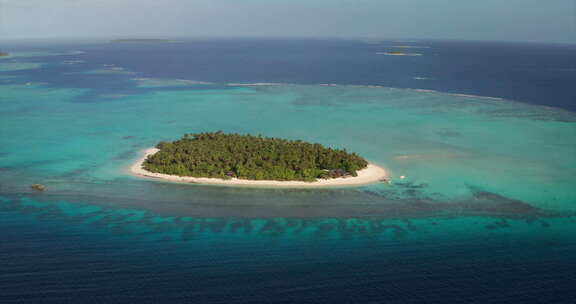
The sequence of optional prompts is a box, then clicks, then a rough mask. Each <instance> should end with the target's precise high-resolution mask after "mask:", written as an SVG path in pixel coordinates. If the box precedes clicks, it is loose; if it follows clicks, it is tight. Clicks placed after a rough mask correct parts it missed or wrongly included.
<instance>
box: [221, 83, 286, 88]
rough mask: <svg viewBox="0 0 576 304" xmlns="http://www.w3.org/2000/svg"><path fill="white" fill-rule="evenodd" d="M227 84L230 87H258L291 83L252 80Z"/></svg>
mask: <svg viewBox="0 0 576 304" xmlns="http://www.w3.org/2000/svg"><path fill="white" fill-rule="evenodd" d="M227 85H229V86H232V87H258V86H282V85H293V84H290V83H279V82H254V83H243V82H232V83H228V84H227Z"/></svg>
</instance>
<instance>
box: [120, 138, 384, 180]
mask: <svg viewBox="0 0 576 304" xmlns="http://www.w3.org/2000/svg"><path fill="white" fill-rule="evenodd" d="M158 151H160V150H158V149H156V148H150V149H146V150H145V151H144V155H143V157H142V158H140V159H138V161H137V162H136V163H134V164H133V165H132V166H131V167H130V172H131V173H133V174H134V175H136V176H140V177H148V178H158V179H162V180H167V181H172V182H182V183H194V184H211V185H224V186H253V187H288V188H300V187H343V186H358V185H367V184H372V183H376V182H378V181H382V180H384V179H388V177H389V176H388V172H387V171H386V170H385V169H384V168H382V167H379V166H376V165H374V164H368V167H366V168H364V169H362V170H360V171H358V176H355V177H339V178H331V179H318V180H316V181H315V182H304V181H276V180H246V179H238V178H231V179H220V178H208V177H190V176H176V175H169V174H162V173H153V172H149V171H146V170H144V169H143V168H142V164H143V163H144V161H145V160H146V158H147V157H148V156H149V155H152V154H154V153H156V152H158Z"/></svg>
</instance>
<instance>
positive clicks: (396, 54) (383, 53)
mask: <svg viewBox="0 0 576 304" xmlns="http://www.w3.org/2000/svg"><path fill="white" fill-rule="evenodd" d="M376 54H378V55H388V56H422V54H420V53H404V52H399V51H389V52H378V53H376Z"/></svg>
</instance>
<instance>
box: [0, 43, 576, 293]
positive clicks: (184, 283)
mask: <svg viewBox="0 0 576 304" xmlns="http://www.w3.org/2000/svg"><path fill="white" fill-rule="evenodd" d="M92 48H93V46H92ZM77 49H80V46H78V48H76V50H77ZM74 50H75V49H73V48H70V49H68V50H58V51H54V50H52V51H50V50H48V51H36V53H30V52H27V53H23V54H25V55H26V56H20V57H18V53H17V52H16V56H15V58H17V59H18V60H19V62H20V63H17V64H19V65H22V66H23V67H27V66H28V65H30V64H32V65H34V67H35V69H33V70H20V69H14V68H13V67H14V63H13V62H11V61H10V60H13V59H8V60H6V59H3V60H5V61H2V60H0V71H1V73H2V74H1V75H0V76H3V77H2V78H0V92H1V95H0V107H1V109H2V110H1V111H0V219H1V221H0V227H2V231H3V233H2V234H3V239H4V240H5V241H6V242H4V243H3V245H2V255H3V259H2V260H3V261H6V262H0V265H2V267H3V269H5V270H4V271H3V272H2V274H0V283H2V284H1V285H4V286H8V287H7V288H4V289H5V290H9V292H8V293H7V294H5V295H4V299H6V300H8V301H9V302H10V301H12V302H16V301H17V300H19V299H28V300H29V301H36V300H38V299H40V298H43V297H47V299H49V301H52V302H59V301H64V300H76V301H78V300H79V299H80V298H82V297H90V298H92V299H94V301H98V300H100V301H107V302H109V301H111V302H116V301H129V300H130V299H132V300H134V299H138V300H143V299H147V300H150V299H154V300H157V301H160V300H162V301H166V302H170V301H178V300H183V299H185V298H187V299H190V298H193V299H199V298H203V299H204V300H205V301H206V302H223V303H229V302H231V301H232V302H246V303H248V302H254V301H261V302H262V301H266V302H294V301H300V302H302V301H308V302H322V303H334V302H335V301H344V302H358V301H362V302H370V301H372V302H381V300H382V299H397V298H398V297H399V298H398V299H403V302H410V301H414V302H415V301H417V300H423V299H429V300H431V301H435V302H442V301H443V302H454V301H457V302H466V301H468V300H470V299H471V298H473V299H480V300H482V301H481V302H485V303H486V302H490V301H494V302H498V301H500V302H505V301H511V300H516V301H521V302H528V301H530V300H533V299H534V297H535V296H536V295H538V296H539V297H540V298H541V299H542V301H544V302H546V301H548V302H549V303H550V302H561V300H564V299H566V298H569V297H570V296H574V294H573V291H571V293H570V292H568V290H571V288H569V286H572V285H571V284H572V283H573V282H575V281H576V278H574V273H576V272H574V271H573V270H574V269H576V268H575V267H576V265H575V264H574V260H575V259H574V257H576V243H575V242H574V240H573V238H572V234H573V232H574V229H576V220H575V216H576V191H574V188H575V187H574V186H575V182H574V177H575V176H576V140H575V139H576V138H575V137H576V114H575V113H574V112H570V111H566V110H562V109H558V108H553V107H549V106H546V105H534V104H526V103H520V102H514V101H508V100H505V99H500V98H485V97H477V96H468V95H458V94H449V93H441V92H437V91H427V90H413V89H400V88H388V87H382V86H368V85H364V86H360V85H321V84H300V85H295V84H277V85H272V84H269V85H248V86H247V85H241V84H230V83H225V82H203V81H196V80H199V79H194V81H191V80H189V81H186V80H184V81H183V80H182V79H181V78H162V77H159V75H142V74H143V73H142V72H138V71H134V70H131V69H129V68H126V67H123V66H119V65H118V63H115V64H112V63H110V64H106V65H103V64H101V63H98V64H95V63H92V62H91V61H90V58H92V57H90V56H91V55H90V52H89V51H88V52H87V53H83V52H78V51H74ZM27 61H29V62H27ZM127 65H129V64H127ZM2 66H3V67H4V68H2ZM11 67H12V68H11ZM200 80H203V79H200ZM206 80H208V81H212V79H206ZM67 83H68V84H69V86H65V84H67ZM88 84H90V85H88ZM215 130H223V131H225V132H238V133H252V134H262V135H265V136H274V137H284V138H290V139H303V140H306V141H310V142H318V143H321V144H324V145H328V146H333V147H338V148H346V149H348V150H349V151H353V152H357V153H358V154H360V155H362V156H364V157H365V158H367V159H368V160H370V161H371V162H374V163H377V164H379V165H381V166H384V167H386V168H388V169H389V170H390V172H391V174H392V183H391V184H387V183H377V184H373V185H369V186H363V187H351V188H335V189H266V188H261V189H250V188H232V187H221V186H203V185H191V184H178V183H168V182H158V181H152V180H147V179H140V178H137V177H133V176H131V175H129V174H128V173H127V169H128V167H129V166H130V164H131V163H133V162H134V161H135V160H136V159H137V158H138V157H139V155H140V153H141V151H142V150H143V149H145V148H147V147H150V146H153V145H154V144H155V143H157V142H158V141H161V140H173V139H176V138H178V137H180V136H181V135H182V134H183V133H190V132H203V131H215ZM400 176H405V177H406V178H405V179H401V178H400ZM33 183H41V184H44V185H46V186H47V188H48V190H47V191H45V192H43V193H37V192H33V191H32V190H31V189H30V185H31V184H33ZM18 256H24V257H25V258H24V259H17V258H16V257H18ZM256 256H257V257H258V258H257V259H255V257H256ZM31 265H37V266H34V267H32V266H31ZM90 273H91V274H93V275H89V274H90ZM149 273H154V275H152V276H148V274H149ZM47 280H49V281H50V282H48V283H46V281H47ZM503 280H504V281H507V282H518V283H517V284H513V283H509V284H508V285H507V286H501V284H500V283H498V282H501V281H503ZM558 281H562V282H563V283H558ZM522 284H525V285H526V286H531V287H530V288H527V287H526V286H522ZM151 286H154V288H155V289H156V288H157V289H159V290H163V291H162V294H163V295H165V298H163V299H159V298H157V297H158V296H157V295H152V294H151V289H150V287H151ZM32 289H35V290H37V292H32V291H31V290H32ZM72 289H73V290H74V292H71V290H72ZM278 294H281V295H283V296H281V297H278V296H277V295H278ZM227 297H228V298H227Z"/></svg>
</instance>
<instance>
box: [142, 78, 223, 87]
mask: <svg viewBox="0 0 576 304" xmlns="http://www.w3.org/2000/svg"><path fill="white" fill-rule="evenodd" d="M131 80H133V81H136V82H137V85H138V86H139V87H144V88H155V87H182V86H194V85H210V84H213V83H211V82H207V81H197V80H188V79H160V78H132V79H131Z"/></svg>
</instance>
